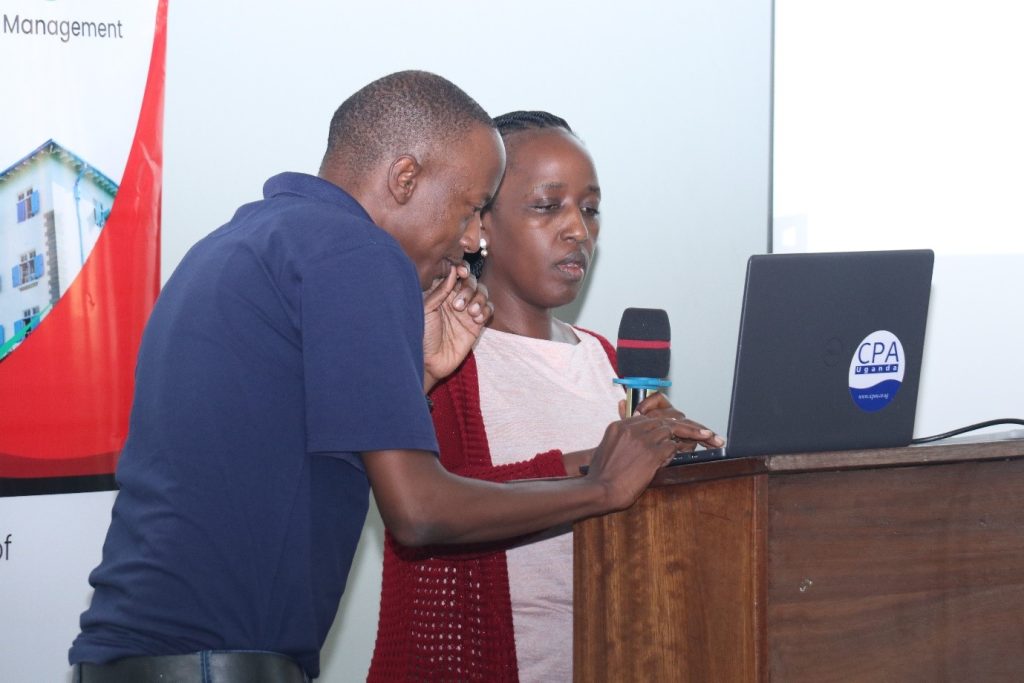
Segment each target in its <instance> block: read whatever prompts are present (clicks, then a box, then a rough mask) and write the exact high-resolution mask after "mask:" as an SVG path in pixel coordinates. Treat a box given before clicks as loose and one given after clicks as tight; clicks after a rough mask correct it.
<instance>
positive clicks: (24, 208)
mask: <svg viewBox="0 0 1024 683" xmlns="http://www.w3.org/2000/svg"><path fill="white" fill-rule="evenodd" d="M37 213H39V190H33V189H32V188H31V187H30V188H28V189H27V190H25V191H24V192H19V193H18V222H19V223H24V222H25V221H27V220H28V219H29V218H32V217H33V216H35V215H36V214H37Z"/></svg>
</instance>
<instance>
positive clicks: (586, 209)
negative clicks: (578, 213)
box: [583, 206, 601, 216]
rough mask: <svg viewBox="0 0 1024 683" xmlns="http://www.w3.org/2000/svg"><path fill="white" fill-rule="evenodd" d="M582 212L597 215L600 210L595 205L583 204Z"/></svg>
mask: <svg viewBox="0 0 1024 683" xmlns="http://www.w3.org/2000/svg"><path fill="white" fill-rule="evenodd" d="M583 213H585V214H587V215H589V216H597V215H599V214H600V213H601V210H600V209H598V208H597V207H596V206H584V207H583Z"/></svg>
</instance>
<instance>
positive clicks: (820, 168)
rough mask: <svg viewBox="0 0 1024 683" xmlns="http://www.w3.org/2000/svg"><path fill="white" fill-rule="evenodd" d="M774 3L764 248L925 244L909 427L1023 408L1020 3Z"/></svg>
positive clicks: (1023, 43)
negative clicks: (922, 325) (767, 242)
mask: <svg viewBox="0 0 1024 683" xmlns="http://www.w3.org/2000/svg"><path fill="white" fill-rule="evenodd" d="M774 9H775V34H774V94H773V98H774V102H773V143H772V144H773V151H772V154H773V177H772V185H773V189H772V214H773V215H772V249H773V251H776V252H803V251H848V250H865V249H903V248H931V249H933V250H934V251H935V253H936V263H935V274H934V277H933V291H932V300H931V308H930V312H929V322H928V325H929V329H928V339H927V343H926V347H925V357H924V374H923V377H922V387H921V397H920V401H919V405H918V415H917V429H916V430H915V436H919V437H920V436H927V435H932V434H936V433H940V432H945V431H947V430H950V429H954V428H957V427H961V426H965V425H967V424H971V423H974V422H980V421H983V420H988V419H993V418H1005V417H1014V418H1024V398H1022V396H1024V392H1021V390H1020V388H1019V387H1020V385H1021V383H1022V382H1024V362H1022V360H1021V355H1022V354H1021V351H1020V349H1021V348H1022V347H1024V324H1022V323H1021V322H1020V321H1021V317H1022V316H1021V315H1020V300H1021V295H1022V293H1024V85H1022V84H1024V40H1021V35H1022V34H1024V3H1018V2H1014V1H1012V0H974V1H972V2H963V1H958V2H948V1H946V0H932V1H926V0H885V1H880V0H863V1H862V2H856V3H854V2H849V1H848V0H846V1H843V2H839V1H838V0H775V3H774ZM1002 429H1012V427H1003V428H1002ZM997 431H998V430H997Z"/></svg>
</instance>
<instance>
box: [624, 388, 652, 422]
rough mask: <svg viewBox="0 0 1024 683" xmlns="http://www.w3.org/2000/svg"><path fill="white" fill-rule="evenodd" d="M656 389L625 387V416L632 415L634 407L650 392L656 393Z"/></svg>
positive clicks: (634, 411)
mask: <svg viewBox="0 0 1024 683" xmlns="http://www.w3.org/2000/svg"><path fill="white" fill-rule="evenodd" d="M657 391H658V390H657V389H649V388H647V387H642V388H638V387H626V417H633V415H634V414H635V413H636V407H637V406H638V405H640V403H641V402H642V401H643V400H644V399H645V398H647V397H648V396H649V395H650V394H653V393H657Z"/></svg>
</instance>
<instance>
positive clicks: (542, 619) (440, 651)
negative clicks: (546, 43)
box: [369, 112, 722, 681]
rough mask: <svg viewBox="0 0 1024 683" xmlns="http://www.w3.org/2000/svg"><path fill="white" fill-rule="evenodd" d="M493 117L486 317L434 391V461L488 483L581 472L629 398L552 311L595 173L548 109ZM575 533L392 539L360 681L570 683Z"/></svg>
mask: <svg viewBox="0 0 1024 683" xmlns="http://www.w3.org/2000/svg"><path fill="white" fill-rule="evenodd" d="M495 123H496V124H497V126H498V130H499V132H500V133H501V136H502V138H503V140H504V142H505V148H506V155H507V164H506V170H505V176H504V178H503V179H502V182H501V186H500V187H499V190H498V193H497V195H496V196H495V198H494V200H493V201H492V203H491V205H490V206H489V207H488V208H487V209H486V210H485V212H484V214H483V217H482V221H483V223H482V229H481V234H482V239H481V242H480V246H481V249H480V252H479V256H482V257H483V259H484V262H483V268H482V273H481V275H480V279H481V281H482V282H483V283H485V284H486V285H487V288H488V290H489V293H490V300H491V302H492V303H493V304H494V317H493V319H492V320H491V322H490V323H489V325H488V328H487V329H486V330H485V331H484V333H483V334H482V335H481V337H480V339H479V340H478V342H477V345H476V347H475V348H474V351H473V353H471V354H470V355H469V356H468V357H467V358H466V360H465V362H464V363H463V364H462V366H461V367H460V368H459V370H458V371H457V372H456V373H455V374H453V375H452V376H451V377H449V378H448V379H446V380H445V381H443V382H442V383H440V384H439V385H438V386H437V387H436V388H435V389H434V391H433V392H432V393H431V400H432V401H433V404H434V408H433V418H434V425H435V428H436V430H437V436H438V442H439V445H440V449H441V452H440V457H441V462H442V464H443V465H444V466H445V467H446V468H447V469H449V470H451V471H453V472H455V473H457V474H460V475H463V476H470V477H476V478H480V479H489V480H493V481H511V480H515V479H532V478H537V477H560V476H561V477H564V476H566V475H567V474H568V475H575V474H578V472H579V467H580V465H583V464H585V463H587V462H589V459H590V454H591V451H592V449H593V447H594V446H595V445H596V444H597V443H599V442H600V440H601V437H602V435H603V433H604V430H605V427H606V426H607V425H608V424H609V423H610V422H613V421H615V420H618V419H619V418H620V411H621V410H622V408H621V406H620V404H621V402H622V398H623V393H622V389H621V388H620V387H618V386H617V385H615V384H613V383H612V378H613V377H615V369H614V363H615V361H614V350H613V348H612V347H611V345H610V344H609V343H608V342H607V341H606V340H605V339H603V338H602V337H600V336H598V335H595V334H593V333H590V332H586V331H584V330H581V329H579V328H576V327H573V326H571V325H568V324H567V323H564V322H562V321H560V320H558V319H557V318H555V317H554V316H553V314H552V311H553V309H555V308H557V307H559V306H564V305H565V304H568V303H571V302H572V301H573V300H574V299H575V298H576V296H577V295H578V294H579V291H580V288H581V287H582V284H583V280H584V278H585V277H586V274H587V271H588V270H589V268H590V264H591V262H592V260H593V256H594V248H595V244H596V240H597V237H598V233H599V231H600V203H601V190H600V186H599V184H598V181H597V172H596V171H595V169H594V163H593V161H592V160H591V158H590V155H589V154H588V153H587V151H586V148H585V147H584V146H583V144H582V143H581V142H580V140H579V139H578V138H577V137H576V135H575V134H574V133H573V132H572V130H571V129H570V127H569V125H568V124H567V123H566V122H565V121H564V120H563V119H561V118H559V117H557V116H554V115H552V114H548V113H546V112H513V113H511V114H505V115H503V116H499V117H498V118H496V119H495ZM641 410H642V411H643V412H647V413H648V414H654V413H658V412H664V413H665V414H671V415H672V416H674V417H676V418H677V419H680V420H682V421H685V422H687V423H688V424H690V425H691V426H692V428H693V438H694V442H689V443H684V444H681V445H680V447H681V448H682V447H690V448H692V447H693V445H694V443H696V442H698V441H699V442H701V443H705V444H707V445H708V446H711V447H715V446H718V445H721V443H722V442H721V440H720V439H719V438H718V437H717V436H715V435H714V434H713V433H711V432H710V431H709V430H706V429H704V428H703V427H701V425H698V424H696V423H693V422H691V421H688V420H686V419H685V417H684V416H683V415H682V414H681V413H679V412H678V411H674V409H672V408H671V406H670V405H669V404H668V402H667V400H665V398H664V397H663V396H658V397H656V398H652V399H649V400H648V402H646V403H645V404H642V407H641ZM532 454H537V455H532ZM569 531H570V528H568V527H564V528H556V529H551V530H549V531H548V532H546V533H544V534H539V535H536V536H531V537H529V538H523V539H519V540H518V541H517V542H512V543H505V544H502V545H497V544H495V545H493V546H488V547H471V548H469V547H465V546H462V547H456V548H450V547H449V548H432V549H427V550H424V549H416V550H413V549H408V548H403V547H401V546H399V545H397V544H396V543H395V542H394V540H393V539H392V538H390V536H389V537H388V538H387V541H386V547H385V557H384V577H383V586H382V595H381V615H380V625H379V629H378V633H377V645H376V649H375V651H374V656H373V662H372V664H371V668H370V675H369V680H371V681H399V680H460V681H465V680H481V681H499V680H504V681H515V680H522V681H569V680H571V679H572V534H571V533H569Z"/></svg>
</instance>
